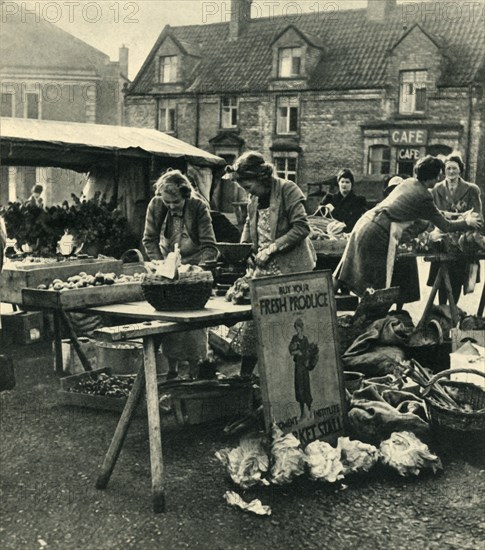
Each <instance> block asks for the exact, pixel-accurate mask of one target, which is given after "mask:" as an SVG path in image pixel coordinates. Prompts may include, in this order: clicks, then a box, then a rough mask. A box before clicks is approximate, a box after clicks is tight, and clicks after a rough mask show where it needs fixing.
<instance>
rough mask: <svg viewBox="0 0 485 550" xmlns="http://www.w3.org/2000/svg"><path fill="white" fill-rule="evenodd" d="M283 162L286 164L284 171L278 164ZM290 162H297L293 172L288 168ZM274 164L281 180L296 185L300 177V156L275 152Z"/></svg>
mask: <svg viewBox="0 0 485 550" xmlns="http://www.w3.org/2000/svg"><path fill="white" fill-rule="evenodd" d="M280 161H283V162H284V170H279V169H278V162H280ZM289 161H294V162H295V168H294V170H291V169H290V168H289V166H288V164H289ZM273 164H274V168H275V173H276V175H277V176H278V177H279V178H282V179H285V180H290V181H293V182H295V183H296V180H297V177H298V154H296V153H295V154H291V153H290V154H288V153H286V154H285V153H281V152H279V153H278V152H275V153H273ZM291 175H294V179H293V178H292V177H291Z"/></svg>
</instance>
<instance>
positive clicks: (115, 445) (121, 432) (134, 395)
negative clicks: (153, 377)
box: [96, 365, 145, 489]
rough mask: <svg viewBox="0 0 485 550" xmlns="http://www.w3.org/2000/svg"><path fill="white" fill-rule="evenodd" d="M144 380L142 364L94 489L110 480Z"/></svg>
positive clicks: (141, 391) (103, 487) (141, 393)
mask: <svg viewBox="0 0 485 550" xmlns="http://www.w3.org/2000/svg"><path fill="white" fill-rule="evenodd" d="M144 382H145V370H144V368H143V365H142V366H141V367H140V368H139V369H138V373H137V375H136V378H135V382H134V383H133V388H132V389H131V392H130V395H129V396H128V400H127V401H126V405H125V408H124V409H123V412H122V414H121V417H120V419H119V421H118V425H117V426H116V431H115V433H114V435H113V439H112V440H111V443H110V445H109V449H108V452H107V453H106V456H105V457H104V460H103V464H102V466H101V471H100V473H99V476H98V479H97V481H96V489H106V487H107V486H108V482H109V480H110V477H111V474H112V473H113V469H114V467H115V465H116V461H117V460H118V457H119V456H120V452H121V448H122V447H123V443H124V441H125V437H126V434H127V433H128V428H129V427H130V424H131V421H132V420H133V417H134V416H135V411H136V407H137V405H138V403H139V402H140V398H141V396H142V395H143V383H144Z"/></svg>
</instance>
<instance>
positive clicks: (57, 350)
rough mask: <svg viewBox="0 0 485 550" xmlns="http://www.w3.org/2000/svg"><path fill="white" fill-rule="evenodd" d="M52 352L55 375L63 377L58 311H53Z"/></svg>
mask: <svg viewBox="0 0 485 550" xmlns="http://www.w3.org/2000/svg"><path fill="white" fill-rule="evenodd" d="M54 350H55V362H56V373H57V374H58V375H59V376H64V370H63V368H62V367H63V365H62V363H63V359H62V334H61V318H60V315H59V312H58V311H54Z"/></svg>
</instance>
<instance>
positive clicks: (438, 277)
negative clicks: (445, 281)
mask: <svg viewBox="0 0 485 550" xmlns="http://www.w3.org/2000/svg"><path fill="white" fill-rule="evenodd" d="M441 277H442V272H441V265H440V267H439V269H438V273H437V274H436V279H435V280H434V283H433V287H432V288H431V292H430V294H429V298H428V301H427V302H426V307H425V308H424V311H423V315H422V317H421V320H420V321H419V323H418V326H417V327H416V328H417V330H420V329H422V328H423V325H424V322H425V320H426V317H428V313H429V312H430V310H431V308H432V307H433V302H434V299H435V297H436V293H437V292H438V289H439V287H440V284H441Z"/></svg>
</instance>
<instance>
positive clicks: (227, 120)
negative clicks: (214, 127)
mask: <svg viewBox="0 0 485 550" xmlns="http://www.w3.org/2000/svg"><path fill="white" fill-rule="evenodd" d="M237 120H238V104H237V97H223V98H222V99H221V128H236V127H237Z"/></svg>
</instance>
